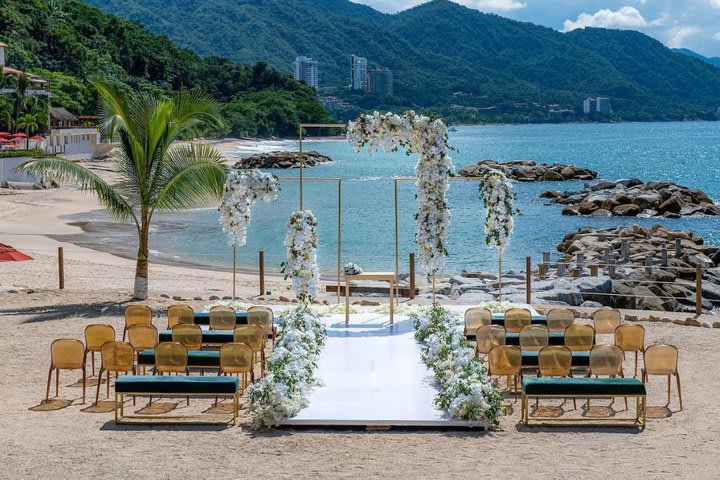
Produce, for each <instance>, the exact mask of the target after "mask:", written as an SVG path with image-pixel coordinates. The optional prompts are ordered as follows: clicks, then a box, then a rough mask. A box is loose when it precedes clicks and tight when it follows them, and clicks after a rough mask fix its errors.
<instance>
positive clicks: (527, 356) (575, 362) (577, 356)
mask: <svg viewBox="0 0 720 480" xmlns="http://www.w3.org/2000/svg"><path fill="white" fill-rule="evenodd" d="M539 355H540V350H524V351H523V352H522V366H523V367H537V366H538V356H539ZM589 365H590V351H579V352H572V366H573V367H587V366H589Z"/></svg>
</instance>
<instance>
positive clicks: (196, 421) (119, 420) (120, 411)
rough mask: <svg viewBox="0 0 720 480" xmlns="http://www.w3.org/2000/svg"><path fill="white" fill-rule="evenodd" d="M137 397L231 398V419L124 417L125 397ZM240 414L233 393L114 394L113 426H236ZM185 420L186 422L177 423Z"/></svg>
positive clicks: (237, 400) (188, 416) (164, 416)
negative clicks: (223, 420)
mask: <svg viewBox="0 0 720 480" xmlns="http://www.w3.org/2000/svg"><path fill="white" fill-rule="evenodd" d="M126 395H129V396H138V397H149V396H153V397H166V398H169V397H206V398H212V397H232V400H233V409H232V418H231V419H230V420H229V421H225V422H222V421H212V420H207V419H205V417H202V416H199V415H125V396H126ZM239 413H240V394H239V393H238V392H235V393H157V392H153V393H149V392H120V393H118V392H115V424H117V425H163V424H180V425H229V426H235V425H237V419H238V416H239ZM141 419H142V420H161V421H160V422H154V421H153V422H142V421H139V420H141ZM178 420H187V421H178Z"/></svg>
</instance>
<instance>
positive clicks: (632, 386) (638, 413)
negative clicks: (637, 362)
mask: <svg viewBox="0 0 720 480" xmlns="http://www.w3.org/2000/svg"><path fill="white" fill-rule="evenodd" d="M615 397H621V398H626V399H627V398H635V417H634V418H628V417H622V418H616V417H592V416H583V417H580V418H577V417H575V418H562V417H557V418H556V417H538V416H533V417H530V408H529V404H530V402H529V399H530V398H537V399H540V398H572V399H576V398H587V399H590V398H615ZM521 413H522V422H523V423H524V424H525V425H531V423H530V422H535V423H534V424H535V425H537V424H540V425H552V424H554V423H555V422H557V423H558V424H561V423H563V422H592V424H593V425H596V424H597V423H596V422H603V423H607V424H608V425H621V424H625V425H626V426H638V425H639V426H641V427H642V428H645V425H646V424H647V391H646V389H645V384H644V383H643V382H641V381H640V380H638V379H637V378H586V377H580V378H577V377H576V378H554V377H553V378H549V377H548V378H524V379H523V381H522V411H521Z"/></svg>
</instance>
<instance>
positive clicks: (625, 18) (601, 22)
mask: <svg viewBox="0 0 720 480" xmlns="http://www.w3.org/2000/svg"><path fill="white" fill-rule="evenodd" d="M713 1H716V0H713ZM717 1H719V2H720V0H717ZM662 23H663V20H662V19H661V18H658V19H656V20H652V21H650V22H648V21H647V20H646V19H645V17H643V16H642V14H641V13H640V12H639V11H638V9H637V8H635V7H628V6H625V7H620V8H618V9H617V10H609V9H607V8H603V9H602V10H598V11H597V12H595V13H593V14H592V15H591V14H589V13H581V14H580V15H578V17H577V19H576V20H575V21H574V22H573V21H572V20H570V19H568V20H565V21H564V22H563V29H562V31H563V32H569V31H571V30H575V29H577V28H585V27H599V28H644V27H654V26H657V25H662Z"/></svg>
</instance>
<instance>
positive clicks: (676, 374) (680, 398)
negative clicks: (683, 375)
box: [675, 372, 683, 410]
mask: <svg viewBox="0 0 720 480" xmlns="http://www.w3.org/2000/svg"><path fill="white" fill-rule="evenodd" d="M675 380H676V381H677V389H678V399H679V400H680V410H682V409H683V404H682V390H681V389H680V374H679V373H678V372H675Z"/></svg>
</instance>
